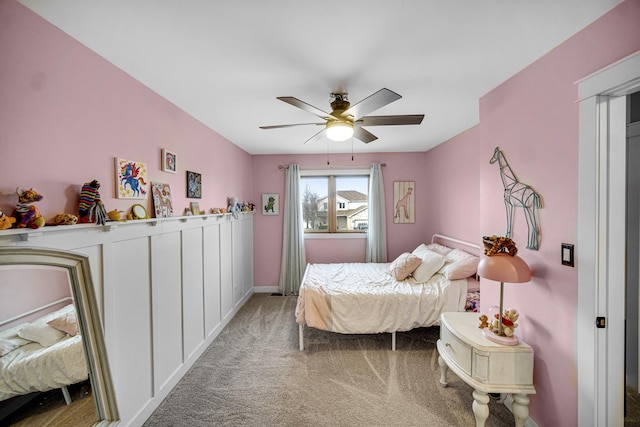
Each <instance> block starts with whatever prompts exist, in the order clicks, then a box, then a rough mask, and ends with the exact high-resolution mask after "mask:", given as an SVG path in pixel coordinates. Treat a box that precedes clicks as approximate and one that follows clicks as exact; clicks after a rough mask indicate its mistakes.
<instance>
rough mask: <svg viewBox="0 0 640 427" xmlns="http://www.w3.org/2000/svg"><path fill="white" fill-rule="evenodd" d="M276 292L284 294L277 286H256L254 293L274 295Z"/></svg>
mask: <svg viewBox="0 0 640 427" xmlns="http://www.w3.org/2000/svg"><path fill="white" fill-rule="evenodd" d="M274 292H278V293H282V291H281V290H280V288H278V287H277V286H254V287H253V293H254V294H272V293H274Z"/></svg>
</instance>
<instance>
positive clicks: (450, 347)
mask: <svg viewBox="0 0 640 427" xmlns="http://www.w3.org/2000/svg"><path fill="white" fill-rule="evenodd" d="M440 338H441V339H442V342H443V343H444V347H445V349H446V351H447V354H448V355H449V357H450V358H451V359H452V360H453V361H454V362H455V364H456V365H458V366H459V367H460V368H461V369H462V370H463V371H465V372H466V373H467V374H468V375H471V353H472V350H471V347H469V346H468V345H467V344H465V343H464V342H462V341H460V340H459V339H458V338H456V337H455V336H454V335H453V334H452V333H451V332H450V331H449V330H448V329H447V328H446V327H441V328H440Z"/></svg>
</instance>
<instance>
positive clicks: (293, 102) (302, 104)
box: [278, 96, 332, 120]
mask: <svg viewBox="0 0 640 427" xmlns="http://www.w3.org/2000/svg"><path fill="white" fill-rule="evenodd" d="M278 99H279V100H280V101H284V102H286V103H287V104H291V105H293V106H294V107H298V108H300V109H301V110H304V111H307V112H309V113H311V114H313V115H315V116H318V117H320V118H321V119H325V120H329V118H331V117H332V116H331V114H329V113H327V112H325V111H322V110H321V109H319V108H316V107H314V106H313V105H311V104H307V103H306V102H304V101H300V100H299V99H298V98H294V97H293V96H279V97H278Z"/></svg>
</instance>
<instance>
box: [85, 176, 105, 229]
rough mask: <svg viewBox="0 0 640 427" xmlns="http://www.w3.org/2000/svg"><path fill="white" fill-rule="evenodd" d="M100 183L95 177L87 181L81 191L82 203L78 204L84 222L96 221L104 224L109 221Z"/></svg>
mask: <svg viewBox="0 0 640 427" xmlns="http://www.w3.org/2000/svg"><path fill="white" fill-rule="evenodd" d="M99 189H100V183H99V182H98V181H96V180H95V179H94V180H93V181H91V182H85V184H84V185H83V186H82V190H81V191H80V204H79V206H78V213H79V215H78V216H79V217H80V218H79V219H80V222H82V223H92V222H95V223H96V224H99V225H104V224H106V222H107V210H106V209H105V207H104V205H103V204H102V201H101V200H100V191H98V190H99Z"/></svg>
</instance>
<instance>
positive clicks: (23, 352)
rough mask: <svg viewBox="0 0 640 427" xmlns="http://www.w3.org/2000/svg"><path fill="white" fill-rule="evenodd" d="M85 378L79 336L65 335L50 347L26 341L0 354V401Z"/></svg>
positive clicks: (86, 376)
mask: <svg viewBox="0 0 640 427" xmlns="http://www.w3.org/2000/svg"><path fill="white" fill-rule="evenodd" d="M87 378H88V370H87V362H86V360H85V355H84V349H83V347H82V337H81V336H80V335H76V336H74V337H71V336H67V337H65V338H62V339H61V340H60V341H58V342H56V343H55V344H54V345H52V346H50V347H42V346H41V345H40V344H38V343H35V342H34V343H30V344H27V345H24V346H22V347H19V348H17V349H16V350H13V351H12V352H10V353H9V354H6V355H5V356H2V357H0V400H4V399H8V398H10V397H12V396H17V395H21V394H27V393H31V392H33V391H47V390H52V389H55V388H60V387H61V386H63V385H70V384H75V383H78V382H80V381H84V380H86V379H87Z"/></svg>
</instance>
